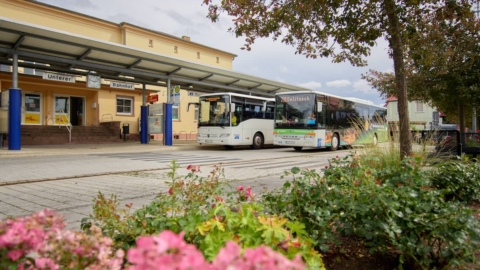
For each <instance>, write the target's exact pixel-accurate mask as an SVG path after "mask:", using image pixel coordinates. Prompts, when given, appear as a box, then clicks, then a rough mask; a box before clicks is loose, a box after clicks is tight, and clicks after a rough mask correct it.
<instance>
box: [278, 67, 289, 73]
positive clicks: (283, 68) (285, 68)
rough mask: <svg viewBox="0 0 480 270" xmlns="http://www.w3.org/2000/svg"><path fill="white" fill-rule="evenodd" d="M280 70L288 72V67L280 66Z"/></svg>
mask: <svg viewBox="0 0 480 270" xmlns="http://www.w3.org/2000/svg"><path fill="white" fill-rule="evenodd" d="M280 72H282V73H288V68H287V67H286V66H280Z"/></svg>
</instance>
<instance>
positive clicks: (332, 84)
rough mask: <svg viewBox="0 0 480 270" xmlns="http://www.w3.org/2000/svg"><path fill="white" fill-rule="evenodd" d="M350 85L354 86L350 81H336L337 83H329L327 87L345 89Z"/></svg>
mask: <svg viewBox="0 0 480 270" xmlns="http://www.w3.org/2000/svg"><path fill="white" fill-rule="evenodd" d="M349 85H352V83H351V82H350V81H349V80H336V81H330V82H327V86H329V87H335V88H339V87H345V86H349Z"/></svg>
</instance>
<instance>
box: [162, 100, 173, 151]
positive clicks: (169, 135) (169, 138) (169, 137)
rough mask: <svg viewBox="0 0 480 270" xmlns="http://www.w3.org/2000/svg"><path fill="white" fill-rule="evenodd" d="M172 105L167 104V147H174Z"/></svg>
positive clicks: (165, 141)
mask: <svg viewBox="0 0 480 270" xmlns="http://www.w3.org/2000/svg"><path fill="white" fill-rule="evenodd" d="M172 130H173V129H172V104H170V103H166V104H165V130H164V132H163V141H164V144H165V145H172V133H173V132H172Z"/></svg>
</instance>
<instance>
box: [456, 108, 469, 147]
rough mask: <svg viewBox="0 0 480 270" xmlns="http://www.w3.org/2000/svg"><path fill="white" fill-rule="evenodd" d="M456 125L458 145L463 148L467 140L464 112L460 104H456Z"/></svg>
mask: <svg viewBox="0 0 480 270" xmlns="http://www.w3.org/2000/svg"><path fill="white" fill-rule="evenodd" d="M458 124H459V130H460V138H459V139H460V143H461V144H462V147H465V146H466V144H467V138H466V136H465V111H464V110H463V104H462V102H458Z"/></svg>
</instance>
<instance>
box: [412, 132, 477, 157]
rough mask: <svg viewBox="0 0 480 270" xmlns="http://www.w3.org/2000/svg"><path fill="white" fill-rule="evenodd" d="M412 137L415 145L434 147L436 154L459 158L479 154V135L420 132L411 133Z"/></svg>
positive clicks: (471, 133) (470, 133)
mask: <svg viewBox="0 0 480 270" xmlns="http://www.w3.org/2000/svg"><path fill="white" fill-rule="evenodd" d="M412 136H413V139H414V140H415V141H416V142H417V143H430V144H433V145H435V150H436V151H437V152H443V153H454V154H456V155H459V156H461V155H462V154H471V155H473V156H474V157H477V155H478V154H480V133H473V132H466V133H460V131H458V130H420V131H412ZM462 139H463V140H462ZM462 141H463V142H464V143H463V144H462Z"/></svg>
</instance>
